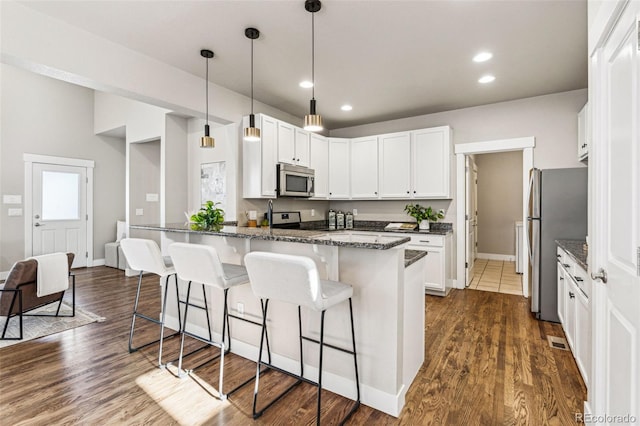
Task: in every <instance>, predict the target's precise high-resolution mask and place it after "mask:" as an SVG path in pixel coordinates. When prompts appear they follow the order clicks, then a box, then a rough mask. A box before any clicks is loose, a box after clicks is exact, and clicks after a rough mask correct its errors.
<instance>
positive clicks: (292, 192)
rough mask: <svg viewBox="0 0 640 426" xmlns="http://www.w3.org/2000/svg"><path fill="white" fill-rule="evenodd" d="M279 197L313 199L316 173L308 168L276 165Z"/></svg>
mask: <svg viewBox="0 0 640 426" xmlns="http://www.w3.org/2000/svg"><path fill="white" fill-rule="evenodd" d="M276 176H277V183H278V197H301V198H309V197H313V191H314V180H315V171H314V170H313V169H310V168H308V167H303V166H294V165H291V164H284V163H278V164H277V165H276Z"/></svg>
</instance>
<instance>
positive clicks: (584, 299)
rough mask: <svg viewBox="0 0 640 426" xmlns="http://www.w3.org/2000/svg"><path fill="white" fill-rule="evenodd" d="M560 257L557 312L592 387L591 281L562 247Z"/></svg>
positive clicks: (581, 370)
mask: <svg viewBox="0 0 640 426" xmlns="http://www.w3.org/2000/svg"><path fill="white" fill-rule="evenodd" d="M557 258H558V315H559V317H560V322H561V323H562V328H563V330H564V333H565V336H566V338H567V343H569V347H570V348H571V352H572V353H573V357H574V358H575V360H576V365H577V366H578V370H579V371H580V374H581V375H582V378H583V380H584V383H585V385H586V386H587V389H589V379H590V373H591V342H592V338H591V331H592V325H591V304H590V300H589V297H590V294H591V282H590V281H589V280H588V278H587V273H586V271H585V270H584V269H583V268H582V267H581V266H580V265H579V264H578V263H577V262H576V261H575V260H574V259H573V258H572V257H571V256H570V255H569V254H568V253H567V252H566V251H565V250H563V249H562V248H560V247H558V250H557ZM561 286H562V294H561V289H560V287H561ZM561 297H562V300H561Z"/></svg>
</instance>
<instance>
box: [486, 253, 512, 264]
mask: <svg viewBox="0 0 640 426" xmlns="http://www.w3.org/2000/svg"><path fill="white" fill-rule="evenodd" d="M477 258H478V259H487V260H502V261H503V262H515V261H516V257H515V255H510V254H495V253H478V256H477Z"/></svg>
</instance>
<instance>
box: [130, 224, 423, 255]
mask: <svg viewBox="0 0 640 426" xmlns="http://www.w3.org/2000/svg"><path fill="white" fill-rule="evenodd" d="M129 227H130V228H131V229H146V230H152V231H165V232H182V233H193V234H202V235H215V236H220V237H232V238H248V239H259V240H268V241H285V242H291V243H303V244H319V245H329V246H339V247H353V248H364V249H375V250H388V249H390V248H393V247H397V246H400V245H402V244H404V243H407V242H409V241H411V238H410V237H408V236H400V235H389V236H386V235H385V236H382V237H374V236H368V235H349V234H348V233H330V232H326V231H322V230H299V229H268V228H266V229H264V228H248V227H241V226H226V225H225V226H222V227H221V228H220V229H218V230H200V229H192V228H191V225H190V224H188V223H170V224H167V225H165V226H160V225H130V226H129Z"/></svg>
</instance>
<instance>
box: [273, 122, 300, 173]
mask: <svg viewBox="0 0 640 426" xmlns="http://www.w3.org/2000/svg"><path fill="white" fill-rule="evenodd" d="M295 134H296V129H295V127H293V126H292V125H291V124H288V123H285V122H282V121H278V162H280V163H287V164H298V162H297V161H296V144H295Z"/></svg>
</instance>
